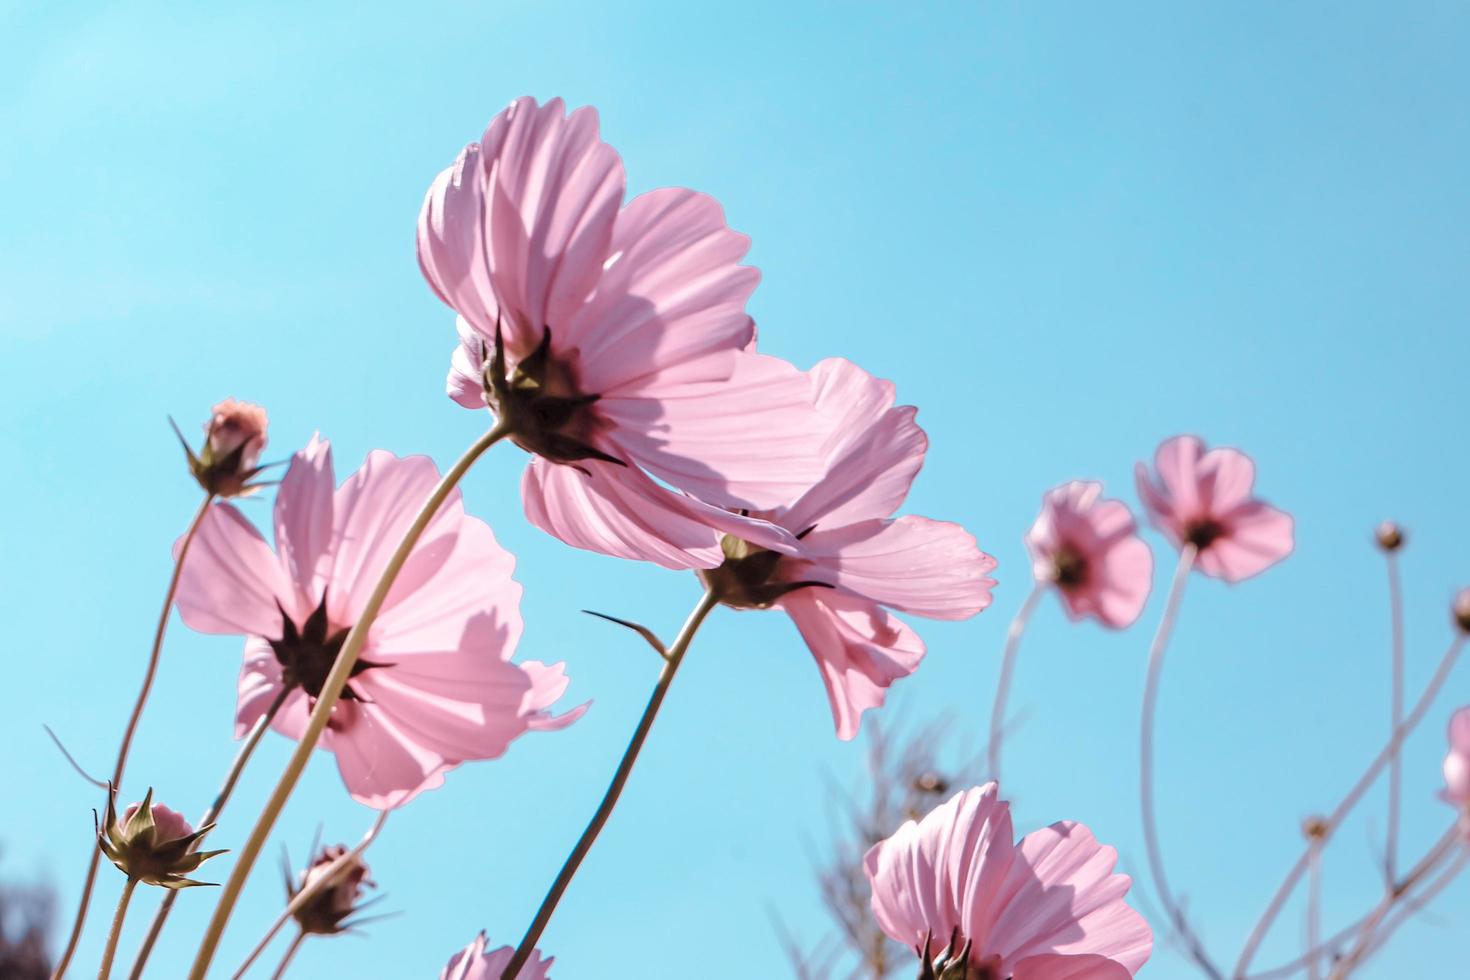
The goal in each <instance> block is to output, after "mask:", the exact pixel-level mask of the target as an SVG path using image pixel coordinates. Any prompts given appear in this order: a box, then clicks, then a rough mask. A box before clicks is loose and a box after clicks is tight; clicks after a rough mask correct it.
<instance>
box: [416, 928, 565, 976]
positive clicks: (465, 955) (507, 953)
mask: <svg viewBox="0 0 1470 980" xmlns="http://www.w3.org/2000/svg"><path fill="white" fill-rule="evenodd" d="M514 955H515V949H514V947H511V946H501V947H500V948H499V949H492V950H490V951H489V952H488V953H487V952H485V934H484V933H483V932H482V933H480V934H479V935H478V936H476V937H475V939H474V942H472V943H470V944H469V945H468V946H466V947H465V948H464V949H462V950H460V951H459V952H458V953H455V954H454V956H453V957H451V958H450V960H449V963H448V965H446V966H445V967H444V969H443V971H442V972H440V974H439V980H500V975H501V973H503V972H504V971H505V968H506V967H507V966H510V961H511V957H513V956H514ZM552 962H553V959H552V958H549V957H548V958H547V959H544V960H543V959H542V958H541V951H540V950H539V949H537V950H532V951H531V958H530V959H528V960H527V961H526V965H525V966H523V967H521V969H520V972H518V973H517V974H516V980H550V974H549V973H548V972H547V971H548V970H550V969H551V964H552Z"/></svg>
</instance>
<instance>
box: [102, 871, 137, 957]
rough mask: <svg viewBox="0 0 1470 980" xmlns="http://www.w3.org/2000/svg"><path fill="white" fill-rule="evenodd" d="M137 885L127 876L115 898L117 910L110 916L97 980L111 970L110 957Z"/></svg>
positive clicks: (135, 879) (113, 951) (133, 879)
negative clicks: (126, 881) (120, 893)
mask: <svg viewBox="0 0 1470 980" xmlns="http://www.w3.org/2000/svg"><path fill="white" fill-rule="evenodd" d="M137 887H138V879H137V878H134V877H132V876H131V875H129V876H128V883H127V884H126V885H123V890H122V897H121V898H119V899H118V900H117V911H116V912H114V913H113V916H112V929H111V931H109V932H108V933H107V948H106V949H104V950H103V951H102V965H101V966H100V967H98V968H97V980H107V977H108V974H110V973H111V972H112V958H113V957H114V956H116V955H117V940H118V937H119V936H121V935H122V927H123V920H124V919H126V918H127V916H128V902H129V901H130V900H131V899H132V897H133V889H134V888H137Z"/></svg>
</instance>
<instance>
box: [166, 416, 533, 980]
mask: <svg viewBox="0 0 1470 980" xmlns="http://www.w3.org/2000/svg"><path fill="white" fill-rule="evenodd" d="M509 432H510V427H509V426H508V425H507V424H506V423H505V422H503V421H501V422H497V423H496V424H495V427H494V428H492V429H491V430H490V431H489V432H487V433H485V434H484V435H483V436H481V437H480V438H479V439H477V440H475V443H474V444H473V445H472V446H470V448H469V449H467V450H466V451H465V454H464V455H463V456H461V457H460V458H459V461H458V462H456V463H455V464H454V466H453V467H451V468H450V470H449V472H448V473H445V474H444V477H443V479H441V480H440V481H439V485H438V486H436V487H435V488H434V492H433V493H431V494H430V495H429V499H428V500H427V501H426V502H425V503H424V506H423V509H422V510H420V511H419V514H418V516H417V517H415V518H414V521H413V524H412V525H411V526H410V527H409V529H408V533H407V534H405V535H404V536H403V540H402V541H400V542H399V543H398V550H396V551H395V552H393V557H391V558H390V559H389V560H388V565H387V567H386V568H384V569H383V574H382V575H381V576H380V577H379V578H378V584H377V585H376V586H374V587H373V592H372V595H370V596H369V597H368V601H367V604H366V605H365V606H364V607H363V610H362V616H361V617H359V619H358V620H357V622H356V623H355V624H354V625H353V627H352V629H351V631H350V632H349V633H348V634H347V640H346V642H345V643H343V645H342V650H341V652H340V653H338V654H337V660H336V662H335V663H334V664H333V665H332V671H331V673H329V674H328V675H327V679H326V681H324V682H323V684H322V689H321V694H320V695H319V696H318V697H317V702H316V707H315V708H314V709H313V710H312V712H311V717H310V718H309V719H308V721H307V723H306V730H305V731H304V732H302V733H301V741H300V742H299V743H297V746H296V751H295V752H294V753H293V754H292V755H291V760H290V761H289V762H288V763H287V764H286V771H285V772H284V773H282V774H281V779H280V782H278V783H277V784H276V788H275V790H274V791H272V793H271V795H270V799H268V800H267V801H266V804H265V807H264V808H263V809H262V810H261V813H260V817H259V819H257V820H256V822H255V827H254V829H252V830H251V831H250V836H249V837H248V838H247V839H246V841H245V845H244V846H243V847H242V848H240V852H239V855H238V857H237V858H236V860H235V867H234V869H233V870H232V871H231V872H230V877H229V879H228V880H227V881H226V882H225V885H224V888H223V889H221V891H220V899H219V904H218V905H216V906H215V910H214V916H213V917H212V918H211V919H210V920H209V928H208V929H207V930H206V932H205V934H204V939H203V940H202V941H201V942H200V944H199V952H198V953H197V954H196V955H195V957H194V965H193V966H192V967H190V969H189V980H204V974H205V972H206V971H207V970H208V969H209V964H210V961H211V960H213V959H214V951H215V948H216V947H217V946H218V945H219V941H220V938H221V937H222V936H223V935H224V931H225V925H226V923H228V922H229V921H230V913H231V912H232V911H233V910H234V908H235V902H236V901H237V900H238V899H239V897H240V890H241V889H242V888H244V886H245V879H246V878H248V877H249V876H250V870H251V868H253V867H254V866H255V859H256V858H257V857H259V856H260V850H261V848H262V847H264V846H265V841H266V838H267V837H269V836H270V832H271V828H272V827H274V826H275V823H276V818H277V817H279V816H280V815H281V809H282V808H283V807H284V806H285V805H286V800H287V798H289V797H290V795H291V792H292V791H293V790H294V789H295V788H296V783H297V781H298V780H300V779H301V773H302V772H303V771H304V770H305V769H306V764H307V763H308V762H310V761H311V754H312V750H313V749H315V748H316V743H317V740H318V739H319V738H321V734H322V730H323V729H324V728H326V727H327V720H328V719H329V718H331V716H332V709H333V708H334V707H336V704H337V699H338V698H339V697H340V696H341V694H342V687H343V685H345V684H346V683H347V680H348V678H349V677H350V676H351V675H352V668H353V666H354V665H356V663H357V658H358V656H359V655H360V654H361V653H362V647H363V644H364V643H365V642H366V641H367V636H368V631H369V630H370V629H372V625H373V622H374V620H376V619H377V618H378V610H380V609H381V608H382V606H383V602H384V600H386V599H387V598H388V590H389V589H391V588H392V587H393V583H394V582H395V581H397V579H398V573H399V571H400V570H402V568H403V565H404V562H406V561H408V556H409V555H410V554H411V553H412V552H413V549H414V546H415V545H416V544H418V542H419V538H420V537H422V536H423V533H424V530H425V529H426V528H427V527H428V526H429V523H430V522H431V521H432V520H433V519H434V517H435V516H437V515H438V513H439V508H440V507H441V506H442V505H443V504H444V501H445V500H446V499H447V498H448V497H449V494H450V492H451V491H452V490H453V489H454V488H455V486H457V485H458V483H459V481H460V480H461V479H462V478H463V477H464V475H465V473H466V472H468V471H469V468H470V467H471V466H473V465H474V463H475V461H476V460H477V459H479V458H480V457H481V456H482V455H484V453H485V451H486V450H487V449H489V448H490V447H491V446H493V445H495V444H496V443H497V442H499V441H500V440H501V439H502V438H503V437H505V436H506V435H507V434H509Z"/></svg>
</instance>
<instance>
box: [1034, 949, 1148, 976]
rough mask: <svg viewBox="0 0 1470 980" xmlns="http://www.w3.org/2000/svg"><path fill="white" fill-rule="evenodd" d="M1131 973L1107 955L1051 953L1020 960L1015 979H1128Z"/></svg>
mask: <svg viewBox="0 0 1470 980" xmlns="http://www.w3.org/2000/svg"><path fill="white" fill-rule="evenodd" d="M1131 976H1133V974H1131V973H1129V972H1128V968H1127V967H1126V966H1124V965H1123V964H1121V963H1119V962H1117V961H1116V960H1110V959H1108V958H1107V957H1106V956H1095V955H1092V954H1087V955H1083V956H1065V955H1061V954H1055V953H1048V954H1045V955H1042V956H1028V957H1027V958H1026V959H1024V960H1022V961H1021V962H1019V963H1017V964H1016V972H1015V973H1013V974H1011V980H1128V978H1129V977H1131Z"/></svg>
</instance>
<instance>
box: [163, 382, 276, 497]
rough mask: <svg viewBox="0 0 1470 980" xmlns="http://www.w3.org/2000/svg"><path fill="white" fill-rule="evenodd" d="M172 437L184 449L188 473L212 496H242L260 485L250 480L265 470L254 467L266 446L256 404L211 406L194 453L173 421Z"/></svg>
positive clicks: (261, 411)
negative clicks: (202, 441)
mask: <svg viewBox="0 0 1470 980" xmlns="http://www.w3.org/2000/svg"><path fill="white" fill-rule="evenodd" d="M168 424H169V425H171V426H173V430H174V435H176V436H178V437H179V444H180V445H182V446H183V447H184V456H185V458H186V459H187V460H188V462H189V473H190V474H191V475H192V476H193V477H194V479H195V481H196V482H198V484H199V486H201V487H202V488H203V489H204V492H205V493H208V494H211V495H212V496H216V497H244V496H248V495H249V494H252V493H254V492H255V491H256V490H259V489H260V488H261V486H263V485H264V484H261V483H252V482H251V481H252V480H254V479H255V478H256V477H258V476H259V475H260V474H261V473H262V472H264V471H265V469H266V467H265V466H261V465H258V464H259V460H260V453H261V450H263V449H264V448H265V443H266V424H267V420H266V414H265V409H263V408H261V407H260V406H259V405H251V404H249V403H248V402H239V401H235V400H234V399H226V400H225V401H222V402H220V403H219V404H218V405H216V406H215V407H214V414H213V415H212V416H211V417H210V420H209V422H208V424H206V425H205V426H204V436H205V438H204V445H203V446H201V447H200V449H199V451H198V452H197V453H196V452H195V451H194V448H193V447H192V446H190V445H189V440H188V439H186V438H184V433H183V432H181V431H179V427H178V424H177V423H176V422H174V420H173V419H169V420H168Z"/></svg>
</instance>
